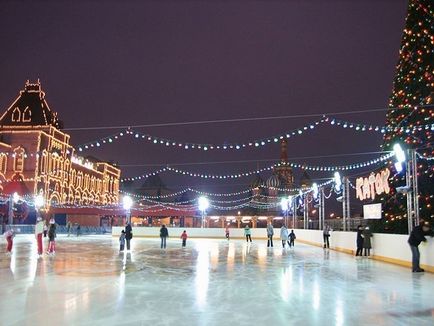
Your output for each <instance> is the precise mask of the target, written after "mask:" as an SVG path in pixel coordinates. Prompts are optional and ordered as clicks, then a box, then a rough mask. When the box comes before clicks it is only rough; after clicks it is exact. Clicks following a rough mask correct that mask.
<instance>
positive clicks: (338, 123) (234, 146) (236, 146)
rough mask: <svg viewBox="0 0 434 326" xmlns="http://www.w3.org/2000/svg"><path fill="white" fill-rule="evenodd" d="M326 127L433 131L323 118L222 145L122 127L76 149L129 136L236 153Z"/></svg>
mask: <svg viewBox="0 0 434 326" xmlns="http://www.w3.org/2000/svg"><path fill="white" fill-rule="evenodd" d="M323 124H328V125H330V126H335V127H339V128H344V129H354V130H355V131H360V132H376V133H382V134H384V133H386V132H392V131H393V132H397V131H400V132H404V133H408V134H410V133H412V132H414V131H422V130H434V124H427V125H417V126H397V127H392V128H391V127H387V126H375V125H368V124H364V123H358V122H350V121H345V120H340V119H337V118H333V117H327V116H323V117H322V118H321V119H320V120H315V121H312V122H310V123H307V124H305V125H304V126H302V127H299V128H296V129H292V130H290V131H287V132H285V133H282V134H279V135H275V136H271V137H265V138H261V139H255V140H251V141H248V142H238V143H227V144H226V143H225V144H210V143H194V142H179V141H176V140H173V139H167V138H162V137H156V136H152V135H150V134H146V133H142V132H140V131H137V130H134V129H132V128H126V129H124V130H122V131H119V132H117V133H115V134H111V135H109V136H105V137H102V138H100V139H98V140H94V141H91V142H88V143H85V144H82V145H80V146H79V147H78V150H79V151H84V150H87V149H91V148H97V147H101V146H103V145H106V144H111V143H113V142H115V141H117V140H119V139H121V138H123V137H124V136H128V137H132V138H134V139H137V140H143V141H147V142H150V143H152V144H156V145H162V146H166V147H177V148H181V149H185V150H191V149H193V150H203V151H209V150H240V149H243V148H248V147H262V146H265V145H268V144H273V143H278V142H279V141H281V140H283V139H290V138H293V137H296V136H300V135H303V134H305V133H306V132H308V131H312V130H314V129H316V128H317V127H318V126H320V125H323Z"/></svg>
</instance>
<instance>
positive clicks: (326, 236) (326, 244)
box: [322, 224, 331, 249]
mask: <svg viewBox="0 0 434 326" xmlns="http://www.w3.org/2000/svg"><path fill="white" fill-rule="evenodd" d="M330 231H331V229H330V226H329V225H328V224H326V225H325V226H324V230H323V231H322V237H323V240H324V248H326V249H329V248H330Z"/></svg>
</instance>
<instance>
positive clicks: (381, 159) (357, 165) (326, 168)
mask: <svg viewBox="0 0 434 326" xmlns="http://www.w3.org/2000/svg"><path fill="white" fill-rule="evenodd" d="M393 155H394V154H393V153H387V154H385V155H382V156H380V157H378V158H375V159H371V160H369V161H365V162H360V163H354V164H348V165H341V166H312V165H307V164H299V163H281V162H279V163H276V164H273V165H271V166H267V167H264V168H261V169H256V170H252V171H248V172H239V173H236V174H207V173H198V172H191V171H187V170H183V169H179V168H173V167H170V166H167V167H165V168H161V169H159V170H157V171H154V172H151V173H146V174H142V175H139V176H135V177H129V178H123V179H121V182H126V181H137V180H144V179H147V178H149V177H150V176H155V175H157V174H159V173H162V172H166V171H170V172H173V173H177V174H180V175H184V176H189V177H196V178H203V179H220V180H222V179H238V178H243V177H249V176H252V175H255V174H258V173H261V172H264V171H272V170H273V169H274V168H276V167H285V166H286V167H290V168H300V169H303V170H308V171H321V172H330V171H348V170H354V169H360V168H364V167H368V166H371V165H374V164H377V163H381V162H384V161H386V160H388V159H389V158H391V157H392V156H393Z"/></svg>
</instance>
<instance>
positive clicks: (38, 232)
mask: <svg viewBox="0 0 434 326" xmlns="http://www.w3.org/2000/svg"><path fill="white" fill-rule="evenodd" d="M44 224H45V223H44V222H43V221H42V218H41V217H40V216H38V218H37V219H36V225H35V238H36V243H37V245H38V257H41V256H42V253H43V251H44V250H43V248H42V234H43V233H44Z"/></svg>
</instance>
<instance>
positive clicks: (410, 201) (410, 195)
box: [393, 144, 419, 233]
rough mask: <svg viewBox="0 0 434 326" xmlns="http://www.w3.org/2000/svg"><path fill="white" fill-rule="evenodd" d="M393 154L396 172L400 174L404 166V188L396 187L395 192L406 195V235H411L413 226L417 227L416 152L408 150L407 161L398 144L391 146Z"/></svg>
mask: <svg viewBox="0 0 434 326" xmlns="http://www.w3.org/2000/svg"><path fill="white" fill-rule="evenodd" d="M393 152H394V154H395V158H396V162H395V169H396V172H398V173H401V172H402V170H403V164H405V187H396V191H397V192H400V193H403V194H405V195H407V219H408V233H411V231H412V230H413V226H414V224H415V225H419V198H418V194H419V189H418V182H417V154H416V150H414V149H409V150H408V154H409V160H407V158H406V155H405V151H404V150H403V149H402V147H401V145H400V144H395V145H394V146H393ZM413 219H414V221H413Z"/></svg>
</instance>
